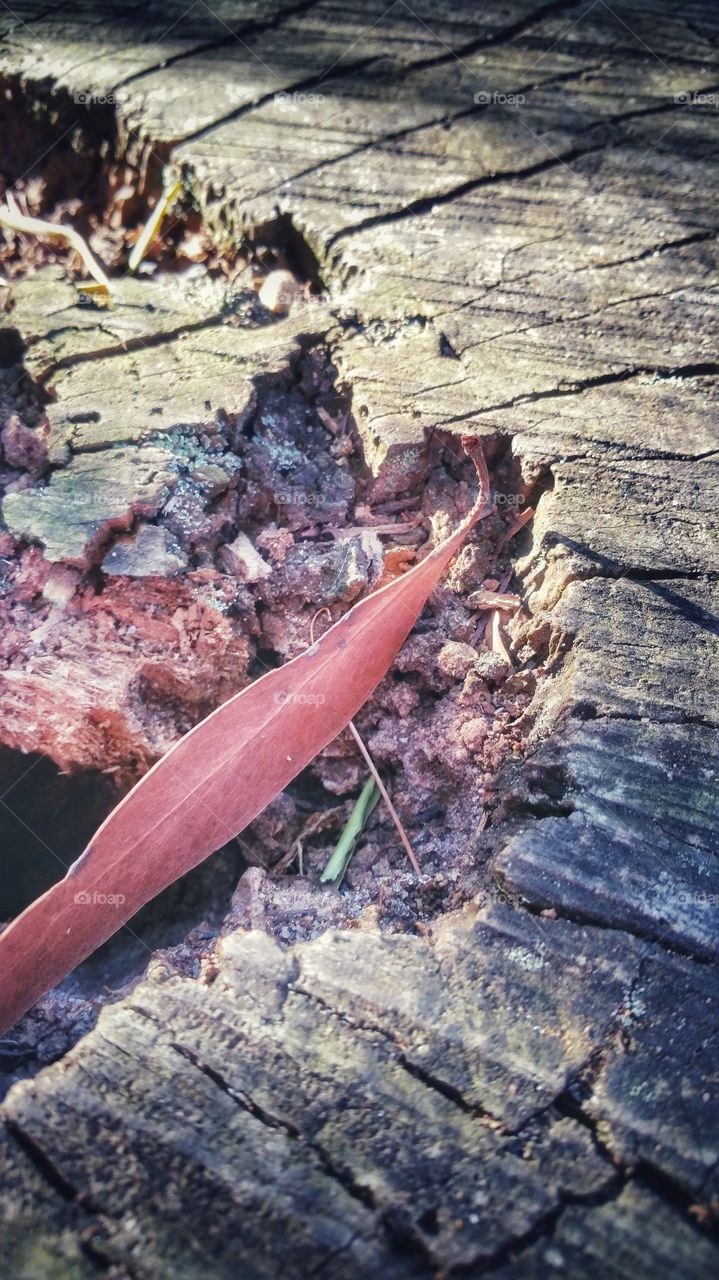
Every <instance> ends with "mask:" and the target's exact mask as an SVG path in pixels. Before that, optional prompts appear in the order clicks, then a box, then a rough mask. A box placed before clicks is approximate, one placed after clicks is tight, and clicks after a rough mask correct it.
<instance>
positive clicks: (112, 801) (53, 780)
mask: <svg viewBox="0 0 719 1280" xmlns="http://www.w3.org/2000/svg"><path fill="white" fill-rule="evenodd" d="M0 797H2V799H1V800H0V922H5V921H9V920H11V919H12V918H13V917H14V916H16V915H17V914H18V913H19V912H20V911H22V910H23V909H24V907H26V906H28V905H29V903H31V902H33V901H34V899H35V898H37V897H38V896H39V895H40V894H41V893H44V892H45V890H46V889H49V888H50V887H51V885H53V884H55V883H56V882H57V881H58V880H61V879H62V877H63V875H64V874H65V869H66V868H67V867H68V866H69V865H70V863H72V862H74V860H75V859H76V858H77V857H79V855H80V854H81V853H82V851H83V849H84V848H85V846H86V844H87V843H88V841H89V840H90V838H91V837H92V835H93V834H94V832H95V831H96V830H97V828H98V826H99V825H100V823H101V822H102V821H103V819H104V818H105V817H106V816H107V814H108V813H109V812H110V811H111V810H112V809H113V808H114V806H115V805H116V804H117V802H118V800H119V799H120V793H119V792H118V790H117V788H116V787H115V785H114V784H113V783H112V781H111V779H110V778H109V777H105V776H104V775H103V774H101V773H80V774H72V775H70V774H63V773H61V772H60V770H59V769H58V768H57V766H56V765H55V764H53V762H52V761H51V760H49V759H47V758H46V757H44V756H40V755H23V754H22V753H21V752H19V751H12V750H10V749H9V748H7V747H0ZM245 866H246V863H245V860H244V859H243V857H242V854H241V853H240V851H239V848H238V847H237V846H236V845H234V844H232V845H230V846H228V847H226V848H224V849H221V850H219V851H218V852H217V853H216V854H214V855H213V856H212V857H211V858H209V859H208V860H207V861H206V862H204V863H203V864H202V865H201V866H199V867H196V868H195V870H194V871H191V872H189V873H188V874H187V875H186V876H183V877H182V878H181V879H180V880H178V881H177V882H176V883H175V884H173V885H171V886H170V887H169V888H168V889H166V890H165V891H164V893H161V894H160V895H159V896H158V897H157V898H155V899H154V900H153V901H152V902H150V903H148V904H147V906H146V907H144V908H143V909H142V911H140V912H139V913H138V914H137V915H136V916H135V917H134V918H133V919H132V920H131V921H130V922H129V927H125V928H122V929H120V931H119V932H118V933H117V934H115V935H114V937H112V938H110V939H109V940H108V942H106V943H105V944H104V946H102V947H101V948H100V949H99V950H98V951H97V952H96V953H95V955H94V956H92V957H90V958H89V959H88V960H87V961H85V963H84V964H83V965H82V966H81V967H80V968H79V969H78V970H76V972H75V974H74V975H73V977H72V978H71V979H69V988H70V989H72V990H75V991H80V992H82V993H83V994H86V995H88V996H89V995H91V994H93V993H94V992H96V991H98V990H99V989H100V988H102V987H116V986H118V985H121V984H122V983H124V982H126V981H128V980H129V979H130V978H132V977H135V976H136V975H137V974H139V973H141V972H142V970H143V969H144V968H145V966H146V964H147V961H148V959H149V956H150V954H151V952H152V951H154V950H156V949H158V948H160V947H168V946H175V945H177V944H178V943H180V942H182V941H183V939H184V938H185V936H186V934H187V933H188V932H189V931H190V930H191V929H194V928H195V927H196V926H198V925H200V924H202V925H204V926H206V929H207V931H208V934H210V935H211V933H212V930H213V929H214V928H216V927H217V926H219V924H220V922H221V920H222V918H223V916H224V915H225V913H226V911H227V909H228V906H229V899H230V897H231V895H232V892H233V890H234V888H235V886H236V884H237V881H238V879H239V877H240V875H241V874H242V871H243V870H244V869H245Z"/></svg>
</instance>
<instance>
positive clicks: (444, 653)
mask: <svg viewBox="0 0 719 1280" xmlns="http://www.w3.org/2000/svg"><path fill="white" fill-rule="evenodd" d="M478 657H479V654H478V653H477V650H476V649H473V648H472V646H471V644H462V642H461V641H460V640H448V641H447V644H445V645H443V646H442V648H441V649H440V651H439V653H438V654H437V666H438V667H439V670H440V671H441V672H442V675H444V676H449V677H450V678H451V679H452V680H464V677H465V676H466V674H467V672H468V671H469V669H470V667H472V666H474V664H475V663H476V661H477V659H478Z"/></svg>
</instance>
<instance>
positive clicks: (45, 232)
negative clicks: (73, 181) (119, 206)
mask: <svg viewBox="0 0 719 1280" xmlns="http://www.w3.org/2000/svg"><path fill="white" fill-rule="evenodd" d="M6 200H7V203H6V204H5V205H3V206H2V207H0V226H3V227H10V229H11V230H12V231H27V232H28V233H29V234H30V235H33V236H37V237H38V239H40V240H48V239H50V240H65V241H67V243H68V244H69V246H70V248H71V249H74V250H75V253H77V254H79V256H80V257H81V258H82V261H83V262H84V264H85V267H86V269H87V271H88V272H89V274H90V275H91V276H92V278H93V280H95V281H97V284H98V285H99V286H100V288H102V289H105V290H107V292H108V293H109V292H110V281H109V280H108V278H107V276H106V275H105V272H104V271H103V269H102V267H101V266H100V264H99V262H98V261H97V259H96V258H94V257H93V255H92V253H91V252H90V250H89V249H88V247H87V245H86V244H85V241H84V240H83V238H82V236H81V235H80V234H79V232H77V231H75V229H74V227H65V226H61V225H60V223H59V222H46V221H45V219H44V218H30V217H28V216H27V215H26V214H24V213H20V210H19V209H18V208H17V207H16V206H15V204H14V201H13V199H12V196H11V195H10V193H9V192H8V195H7V196H6Z"/></svg>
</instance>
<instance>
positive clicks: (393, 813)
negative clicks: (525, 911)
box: [310, 606, 422, 878]
mask: <svg viewBox="0 0 719 1280" xmlns="http://www.w3.org/2000/svg"><path fill="white" fill-rule="evenodd" d="M321 613H326V614H327V616H328V618H330V619H331V617H332V614H331V613H330V611H329V609H328V608H327V607H326V606H324V607H323V608H322V609H318V610H317V612H316V614H315V615H314V617H313V619H312V621H311V623H310V643H311V644H314V642H315V622H316V621H317V619H318V618H319V616H320V614H321ZM347 728H348V729H349V731H350V733H351V734H352V737H353V738H354V740H355V742H356V743H357V746H358V747H359V749H360V751H361V752H362V755H363V757H364V760H365V764H366V765H367V768H368V769H369V771H370V773H371V774H372V777H373V778H374V781H375V785H376V787H377V790H378V791H379V793H380V795H381V796H382V799H383V800H384V802H385V804H386V806H387V811H388V813H389V816H390V817H391V819H392V821H393V823H394V825H395V827H396V828H397V834H398V836H399V838H400V840H401V841H402V844H403V845H404V848H405V851H406V853H407V857H408V858H409V860H410V862H411V864H412V868H413V870H414V872H415V875H416V876H417V877H418V878H421V875H422V869H421V867H420V865H419V863H418V861H417V859H416V857H415V855H414V850H413V848H412V846H411V844H410V842H409V837H408V835H407V832H406V831H405V829H404V827H403V826H402V822H401V820H400V816H399V814H398V813H397V810H396V809H395V807H394V805H393V804H392V801H391V800H390V798H389V793H388V791H387V788H386V787H385V785H384V783H383V781H382V779H381V778H380V776H379V774H378V772H377V767H376V765H375V763H374V760H373V759H372V757H371V755H370V753H369V751H368V750H367V747H366V746H365V744H364V742H363V741H362V738H361V737H360V734H359V731H358V729H357V726H356V725H355V722H354V720H350V721H349V724H348V725H347Z"/></svg>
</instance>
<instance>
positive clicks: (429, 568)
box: [0, 439, 489, 1034]
mask: <svg viewBox="0 0 719 1280" xmlns="http://www.w3.org/2000/svg"><path fill="white" fill-rule="evenodd" d="M463 444H464V446H465V449H466V451H467V453H468V454H470V456H472V457H473V458H474V461H475V465H476V467H477V472H478V474H479V478H480V492H479V496H478V499H477V503H476V506H475V507H474V509H473V510H472V511H471V512H470V514H469V516H468V517H467V518H466V520H464V521H463V523H462V524H461V525H460V526H459V528H458V529H457V530H456V531H455V533H453V534H451V536H450V537H449V538H447V539H445V541H444V542H443V543H441V544H440V546H438V547H436V548H435V550H434V551H432V552H431V553H430V554H429V555H428V556H427V557H426V558H425V559H424V560H423V561H422V562H421V563H420V564H418V565H416V566H415V567H414V568H413V569H411V570H409V572H408V573H406V574H404V575H403V576H402V577H401V578H398V579H397V580H396V581H395V582H392V583H390V584H389V585H388V586H386V587H383V588H381V589H380V590H378V591H376V592H374V593H373V594H372V595H370V596H368V597H367V598H366V599H365V600H362V601H360V603H359V604H357V605H355V606H354V608H353V609H351V610H350V611H349V613H347V614H346V615H345V617H344V618H341V619H340V621H339V622H337V623H335V625H334V626H333V627H331V628H330V630H329V631H327V632H326V633H325V634H324V635H323V637H322V639H321V640H319V641H317V643H316V644H313V645H312V646H311V647H310V648H309V649H307V650H306V652H305V653H302V654H300V656H299V657H297V658H293V660H292V661H291V662H288V663H286V665H285V666H284V667H280V668H279V669H278V670H277V671H270V672H268V674H267V675H265V676H262V677H261V678H260V679H259V680H257V681H256V682H255V683H254V684H252V685H250V686H249V687H248V688H247V689H243V690H242V692H241V693H238V694H236V696H235V697H234V698H230V699H229V701H228V702H225V703H224V704H223V706H221V707H218V709H217V710H216V711H213V713H212V714H211V715H209V716H208V717H207V719H206V720H203V721H202V723H201V724H198V725H197V726H196V727H195V728H194V729H192V730H191V732H190V733H188V734H186V735H185V737H184V738H181V739H180V741H179V742H178V743H177V744H176V746H174V747H173V748H172V749H171V750H170V751H168V752H167V755H165V756H163V758H162V760H160V761H159V762H158V763H157V764H156V765H155V766H154V768H152V769H151V770H150V772H149V773H147V774H146V775H145V777H144V778H142V779H141V781H140V782H139V783H138V784H137V786H136V787H134V788H133V790H132V791H131V792H130V793H129V794H128V795H127V796H125V798H124V800H122V801H121V803H120V804H119V805H118V806H117V808H116V809H114V810H113V812H112V813H111V814H110V816H109V817H108V818H107V819H106V821H105V822H104V823H103V824H102V826H101V827H100V829H99V831H98V832H97V833H96V835H95V836H94V837H93V839H92V840H91V841H90V844H89V845H88V847H87V849H86V850H85V852H84V853H83V854H82V856H81V857H80V858H78V860H77V862H75V863H74V864H73V865H72V867H70V869H69V871H68V872H67V875H66V876H65V878H64V879H63V880H61V881H60V882H59V883H58V884H56V885H53V887H52V888H51V889H49V890H48V891H47V893H45V894H43V896H42V897H41V898H38V899H37V900H36V901H35V902H33V903H32V904H31V905H30V906H29V907H27V908H26V910H25V911H23V913H22V915H20V916H18V918H17V919H16V920H14V921H13V922H12V924H10V925H8V927H7V929H5V931H4V932H3V933H2V934H1V935H0V975H1V976H0V1034H2V1033H3V1032H4V1031H6V1030H7V1029H8V1028H9V1027H11V1026H12V1025H13V1024H14V1023H15V1022H16V1021H17V1019H18V1018H19V1017H21V1016H22V1014H23V1013H25V1012H27V1010H28V1009H29V1008H30V1007H31V1006H32V1005H33V1004H34V1003H35V1001H36V1000H38V999H39V998H40V996H42V995H43V994H44V993H45V992H46V991H48V990H49V989H50V988H51V987H54V986H55V985H56V984H57V983H58V982H60V981H61V980H62V979H63V978H64V977H66V976H67V974H68V973H70V972H71V971H72V970H73V969H74V968H75V967H76V965H78V964H80V962H81V961H82V960H84V959H85V958H86V957H87V956H88V955H90V954H91V952H93V951H94V950H95V949H96V948H97V947H99V946H100V945H101V943H103V942H104V941H105V940H106V939H107V938H109V937H110V936H111V935H112V934H113V933H115V932H116V931H117V930H118V929H119V928H121V926H122V925H123V924H124V923H125V921H126V920H129V919H130V917H131V916H133V915H134V914H135V912H136V911H139V909H140V907H142V906H144V905H145V903H146V902H149V901H150V899H151V898H154V897H155V896H156V894H158V893H160V892H161V890H163V889H165V888H167V886H168V885H169V884H172V882H173V881H174V880H177V879H178V877H179V876H182V875H184V874H185V872H186V871H189V870H191V868H192V867H195V866H197V864H198V863H199V862H202V861H203V859H204V858H206V857H207V856H208V855H209V854H210V853H213V852H214V851H215V849H218V848H219V847H220V846H221V845H223V844H225V843H226V842H227V841H228V840H230V839H232V837H234V836H236V835H237V834H238V833H239V832H240V831H242V829H243V828H244V827H246V826H247V824H248V823H249V822H252V819H253V818H256V817H257V815H258V813H260V812H261V811H262V810H263V809H264V807H265V805H267V804H269V802H270V800H272V799H273V798H274V797H275V796H276V795H277V794H278V792H280V791H282V790H283V788H284V787H286V786H287V784H288V783H289V782H291V781H292V779H293V778H294V777H296V775H297V774H298V773H300V771H301V770H302V769H304V768H305V766H306V765H308V764H309V763H310V761H311V760H313V759H314V757H315V756H316V755H317V753H318V752H319V751H321V750H322V748H323V747H325V746H326V745H327V743H328V742H331V741H332V739H333V738H336V737H337V734H338V733H339V732H340V731H341V730H342V729H343V728H344V727H345V725H346V724H347V723H348V721H349V720H351V719H352V717H353V716H354V715H355V713H356V712H357V711H358V710H359V708H360V707H361V706H362V704H363V703H364V702H366V701H367V698H369V696H370V694H371V693H372V691H373V689H374V688H375V687H376V686H377V685H378V684H379V682H380V680H381V679H382V678H383V676H384V675H385V674H386V673H387V671H388V670H389V668H390V667H391V665H392V661H393V659H394V656H395V654H396V653H397V650H398V649H399V647H400V645H401V644H402V643H403V642H404V640H405V639H406V637H407V636H408V635H409V633H410V631H411V630H412V627H413V626H414V624H415V622H416V620H417V617H418V616H419V613H420V612H421V610H422V607H423V605H424V604H425V601H426V600H427V597H428V596H429V594H430V592H431V591H432V589H433V587H434V586H435V585H436V583H437V582H438V580H439V578H440V577H441V575H442V573H443V572H444V570H445V569H446V568H447V565H448V564H449V562H450V560H451V559H452V557H453V556H454V555H455V554H456V553H457V551H458V550H459V548H460V546H461V544H462V542H463V540H464V538H465V537H466V535H467V533H468V532H469V530H470V529H471V528H472V525H473V524H474V523H475V521H476V520H478V519H479V516H480V513H481V511H482V508H483V506H484V503H485V501H486V499H487V497H488V494H489V479H488V476H487V468H486V465H485V462H484V457H483V455H482V451H481V446H480V445H479V442H478V441H476V440H471V439H467V440H463Z"/></svg>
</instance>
